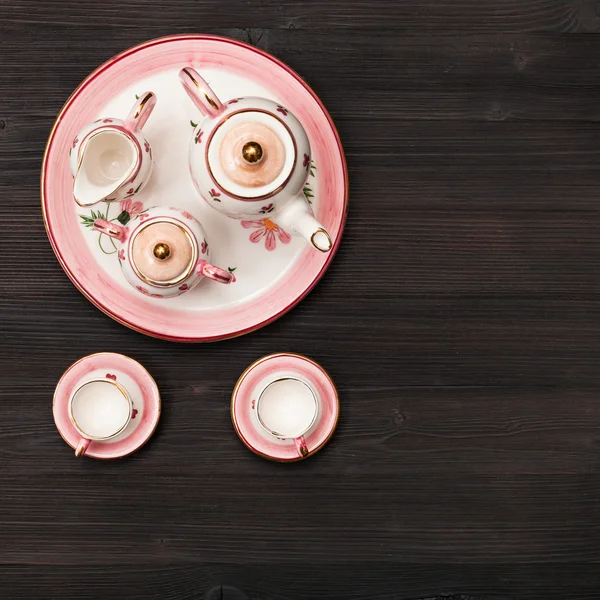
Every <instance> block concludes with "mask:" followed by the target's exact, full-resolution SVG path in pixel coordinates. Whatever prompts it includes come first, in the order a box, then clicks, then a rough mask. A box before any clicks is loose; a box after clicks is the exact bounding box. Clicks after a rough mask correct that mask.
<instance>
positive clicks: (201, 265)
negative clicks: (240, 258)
mask: <svg viewBox="0 0 600 600" xmlns="http://www.w3.org/2000/svg"><path fill="white" fill-rule="evenodd" d="M196 271H197V273H198V275H202V276H203V277H208V278H209V279H212V280H213V281H218V282H219V283H225V284H228V283H231V282H232V281H233V273H230V272H229V271H225V269H220V268H219V267H215V266H214V265H211V264H210V263H207V262H206V261H205V260H200V261H198V266H197V267H196Z"/></svg>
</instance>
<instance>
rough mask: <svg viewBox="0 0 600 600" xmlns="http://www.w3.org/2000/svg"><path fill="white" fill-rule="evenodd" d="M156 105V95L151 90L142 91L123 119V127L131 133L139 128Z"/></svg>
mask: <svg viewBox="0 0 600 600" xmlns="http://www.w3.org/2000/svg"><path fill="white" fill-rule="evenodd" d="M155 106H156V96H155V95H154V94H153V93H152V92H144V93H143V94H142V95H141V96H140V97H139V98H138V99H137V102H136V103H135V104H134V106H133V108H132V109H131V111H130V112H129V114H128V115H127V118H126V119H125V124H124V127H125V129H127V130H128V131H131V132H132V133H133V132H135V131H138V130H139V129H141V128H142V127H143V126H144V125H145V124H146V121H147V120H148V117H149V116H150V115H151V114H152V111H153V110H154V107H155Z"/></svg>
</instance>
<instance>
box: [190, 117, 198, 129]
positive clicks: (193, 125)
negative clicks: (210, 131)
mask: <svg viewBox="0 0 600 600" xmlns="http://www.w3.org/2000/svg"><path fill="white" fill-rule="evenodd" d="M190 125H191V126H192V127H194V129H195V128H196V127H198V123H194V121H192V120H191V119H190Z"/></svg>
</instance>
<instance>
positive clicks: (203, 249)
mask: <svg viewBox="0 0 600 600" xmlns="http://www.w3.org/2000/svg"><path fill="white" fill-rule="evenodd" d="M200 251H201V252H202V254H206V253H207V252H208V244H207V243H206V240H202V245H201V246H200Z"/></svg>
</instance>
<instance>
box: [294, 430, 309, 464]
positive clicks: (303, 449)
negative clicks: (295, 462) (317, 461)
mask: <svg viewBox="0 0 600 600" xmlns="http://www.w3.org/2000/svg"><path fill="white" fill-rule="evenodd" d="M294 444H296V450H298V454H299V455H300V456H301V457H302V458H306V457H307V456H308V446H307V445H306V440H305V439H304V436H303V435H301V436H300V437H297V438H294Z"/></svg>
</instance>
